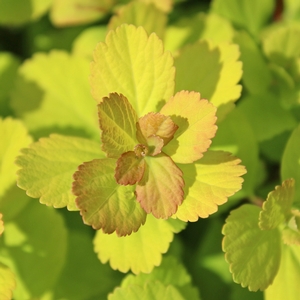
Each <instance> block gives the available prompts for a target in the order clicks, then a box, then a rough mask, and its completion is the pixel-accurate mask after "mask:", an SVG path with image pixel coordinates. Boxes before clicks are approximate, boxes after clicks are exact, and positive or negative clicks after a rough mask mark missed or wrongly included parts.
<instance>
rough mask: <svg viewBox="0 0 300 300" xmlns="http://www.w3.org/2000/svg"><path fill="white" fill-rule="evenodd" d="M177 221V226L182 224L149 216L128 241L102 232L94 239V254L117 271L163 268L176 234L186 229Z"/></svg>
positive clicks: (127, 237) (138, 271) (147, 271)
mask: <svg viewBox="0 0 300 300" xmlns="http://www.w3.org/2000/svg"><path fill="white" fill-rule="evenodd" d="M170 221H171V222H170ZM174 221H175V225H176V224H177V222H178V221H179V220H159V219H156V218H155V217H153V216H152V215H148V217H147V221H146V223H145V225H143V226H141V228H140V229H139V231H137V232H135V233H132V234H131V235H130V236H126V237H118V236H117V235H116V234H115V233H113V234H104V233H103V232H102V231H100V230H99V231H97V233H96V236H95V239H94V247H95V251H96V252H97V254H98V257H99V259H100V261H101V262H102V263H106V262H108V261H109V263H110V266H111V268H112V269H114V270H119V271H121V272H123V273H126V272H128V271H129V270H131V271H132V272H133V273H134V274H139V273H141V272H143V273H150V272H151V271H152V270H153V268H154V266H159V265H160V263H161V260H162V253H166V252H167V250H168V248H169V245H170V243H171V241H172V240H173V235H174V233H175V232H176V233H178V232H179V231H180V229H181V230H182V229H183V228H182V223H183V222H179V225H180V228H179V227H178V226H175V225H174Z"/></svg>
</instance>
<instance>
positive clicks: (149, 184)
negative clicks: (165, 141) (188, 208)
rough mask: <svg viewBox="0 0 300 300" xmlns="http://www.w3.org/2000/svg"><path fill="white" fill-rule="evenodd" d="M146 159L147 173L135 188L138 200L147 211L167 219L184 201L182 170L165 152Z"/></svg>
mask: <svg viewBox="0 0 300 300" xmlns="http://www.w3.org/2000/svg"><path fill="white" fill-rule="evenodd" d="M144 159H145V161H146V168H145V173H144V176H143V178H142V180H141V181H140V182H139V183H138V184H137V186H136V190H135V193H136V198H137V201H138V202H140V204H141V207H142V208H143V209H144V210H145V211H146V212H147V213H152V214H153V215H154V216H155V217H156V218H164V219H166V218H168V217H170V216H171V215H173V214H174V213H175V212H176V211H177V208H178V205H180V204H181V203H182V201H183V197H184V195H183V187H184V181H183V178H182V175H183V174H182V171H181V170H180V169H179V168H178V167H177V166H176V165H175V163H174V162H173V161H172V159H171V158H170V157H168V156H167V155H165V154H164V153H161V154H159V155H157V156H155V157H150V156H146V157H145V158H144Z"/></svg>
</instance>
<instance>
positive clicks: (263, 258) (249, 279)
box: [222, 204, 281, 291]
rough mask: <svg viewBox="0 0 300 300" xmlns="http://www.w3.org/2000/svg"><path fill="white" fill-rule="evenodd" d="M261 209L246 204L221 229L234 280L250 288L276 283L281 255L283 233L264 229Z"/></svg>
mask: <svg viewBox="0 0 300 300" xmlns="http://www.w3.org/2000/svg"><path fill="white" fill-rule="evenodd" d="M259 212H260V209H259V208H258V207H256V206H254V205H249V204H245V205H243V206H241V207H239V208H238V209H235V210H233V211H231V213H230V216H229V217H228V218H227V219H226V224H225V225H224V227H223V230H222V233H223V234H224V239H223V243H222V247H223V251H224V252H225V259H226V261H227V262H228V263H229V265H230V272H231V273H232V274H233V280H234V281H235V282H236V283H240V284H241V285H242V287H246V286H247V287H248V288H249V290H250V291H257V290H258V289H260V290H264V289H266V288H267V287H268V286H269V285H270V284H271V283H272V282H273V280H274V278H275V276H276V274H277V272H278V268H279V264H280V256H281V238H280V233H279V231H278V230H277V229H273V230H261V229H260V228H259V226H258V217H259Z"/></svg>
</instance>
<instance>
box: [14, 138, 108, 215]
mask: <svg viewBox="0 0 300 300" xmlns="http://www.w3.org/2000/svg"><path fill="white" fill-rule="evenodd" d="M100 147H101V146H100V144H98V143H96V142H94V141H90V140H87V139H83V138H77V137H68V136H62V135H56V134H53V135H51V136H50V137H49V138H41V139H40V140H39V141H38V142H36V143H34V144H32V145H31V146H30V147H29V148H27V149H23V150H22V155H21V156H19V157H18V158H17V160H16V163H17V165H18V166H19V167H21V169H20V170H19V171H18V173H17V174H18V179H17V181H18V186H19V187H20V188H22V189H24V190H26V192H27V194H28V196H30V197H33V198H40V202H41V203H42V204H46V205H49V206H53V207H55V208H59V207H65V206H67V208H68V209H69V210H77V209H78V208H77V207H76V205H75V196H74V195H73V194H72V192H71V188H72V181H73V178H72V175H73V173H74V172H75V171H76V169H77V167H78V165H79V164H81V163H82V162H83V161H89V160H91V159H94V158H101V157H104V153H103V152H102V151H101V149H100Z"/></svg>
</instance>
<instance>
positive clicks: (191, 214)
mask: <svg viewBox="0 0 300 300" xmlns="http://www.w3.org/2000/svg"><path fill="white" fill-rule="evenodd" d="M240 162H241V161H240V159H238V158H236V157H234V156H232V155H231V154H230V153H227V152H223V151H207V152H206V153H205V154H204V156H203V157H202V159H200V160H199V161H197V162H196V163H195V164H182V165H179V167H180V169H181V170H182V171H183V174H184V176H183V178H184V181H185V187H184V192H185V195H186V198H185V199H184V201H183V203H182V205H181V206H179V208H178V211H177V213H176V217H177V218H178V219H180V220H182V221H190V222H195V221H197V220H198V218H199V217H200V218H207V217H208V216H209V215H211V214H213V213H214V212H216V211H217V210H218V205H221V204H224V203H225V202H226V201H227V198H228V197H229V196H232V195H233V194H234V193H236V192H237V191H238V190H240V189H241V187H242V182H243V178H241V176H242V175H243V174H245V173H246V170H245V167H244V166H242V165H240Z"/></svg>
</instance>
